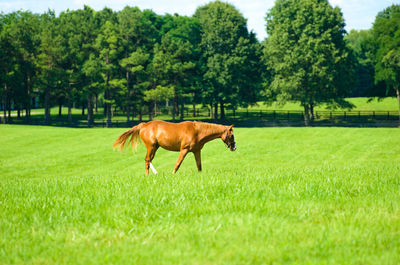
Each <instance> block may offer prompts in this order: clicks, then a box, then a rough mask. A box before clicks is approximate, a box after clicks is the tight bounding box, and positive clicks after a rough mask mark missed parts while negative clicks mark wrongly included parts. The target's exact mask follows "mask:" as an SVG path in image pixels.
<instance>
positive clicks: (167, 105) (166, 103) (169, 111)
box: [165, 99, 171, 115]
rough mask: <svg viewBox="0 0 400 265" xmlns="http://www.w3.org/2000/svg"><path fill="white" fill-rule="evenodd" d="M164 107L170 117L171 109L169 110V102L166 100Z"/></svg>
mask: <svg viewBox="0 0 400 265" xmlns="http://www.w3.org/2000/svg"><path fill="white" fill-rule="evenodd" d="M165 107H166V108H167V111H168V115H171V109H170V108H169V100H168V99H166V100H165Z"/></svg>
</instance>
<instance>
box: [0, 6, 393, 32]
mask: <svg viewBox="0 0 400 265" xmlns="http://www.w3.org/2000/svg"><path fill="white" fill-rule="evenodd" d="M208 2H210V0H108V1H106V0H0V12H3V13H9V12H12V11H17V10H30V11H32V12H34V13H43V12H45V11H47V10H48V9H49V8H50V9H52V10H54V11H55V12H56V13H57V14H59V13H60V12H61V11H64V10H67V9H70V10H75V9H80V8H82V7H83V5H88V6H90V7H91V8H93V9H95V10H101V9H103V8H104V7H105V6H107V7H109V8H111V9H113V10H114V11H119V10H121V9H123V8H124V7H125V6H127V5H129V6H138V7H139V8H140V9H142V10H143V9H152V10H153V11H154V12H156V13H157V14H160V15H163V14H165V13H170V14H174V13H178V14H179V15H185V16H191V15H193V13H194V12H195V10H196V8H197V7H199V6H201V5H204V4H207V3H208ZM226 2H229V3H231V4H233V5H234V6H235V7H236V8H237V9H238V10H239V11H240V12H241V13H242V14H243V16H244V17H245V18H246V19H247V25H248V28H249V30H252V31H254V32H255V33H256V34H257V37H258V39H259V40H263V39H264V38H265V37H266V35H267V33H266V30H265V15H266V13H267V12H268V10H269V9H270V8H271V7H272V6H273V5H274V2H275V0H228V1H226ZM329 2H330V3H331V5H333V6H338V7H340V8H341V10H342V13H343V17H344V19H345V22H346V30H347V31H350V30H351V29H356V30H361V29H369V28H371V26H372V23H373V22H374V20H375V16H376V14H377V13H378V12H379V11H382V10H383V9H384V8H386V7H388V6H390V5H392V4H400V0H329Z"/></svg>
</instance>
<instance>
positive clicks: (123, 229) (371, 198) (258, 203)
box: [0, 125, 400, 264]
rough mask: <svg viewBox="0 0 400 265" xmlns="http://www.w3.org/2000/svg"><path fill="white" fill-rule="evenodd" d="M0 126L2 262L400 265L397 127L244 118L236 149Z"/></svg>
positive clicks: (105, 132)
mask: <svg viewBox="0 0 400 265" xmlns="http://www.w3.org/2000/svg"><path fill="white" fill-rule="evenodd" d="M123 131H124V129H71V128H54V127H34V126H8V125H0V135H1V137H0V264H54V263H57V264H282V263H286V264H299V263H306V264H399V263H400V232H399V231H400V192H399V190H400V134H399V130H398V129H359V128H251V129H243V128H237V129H236V130H235V136H236V140H237V145H238V150H237V151H236V152H230V151H228V150H227V149H226V148H225V146H224V144H223V143H222V141H220V140H216V141H213V142H210V143H209V144H207V145H206V146H205V148H204V149H203V150H204V151H203V153H202V156H203V167H204V172H202V173H197V172H196V169H195V162H194V158H193V155H188V157H187V158H186V160H185V161H184V162H183V164H182V166H181V169H180V170H179V171H178V173H177V174H176V175H172V174H171V173H170V172H171V171H172V169H173V166H174V164H175V161H176V159H177V156H178V154H177V153H174V152H167V151H165V150H160V151H159V152H158V153H157V154H156V157H155V160H154V165H155V167H156V168H157V170H158V171H159V173H160V174H158V175H152V174H151V175H150V176H148V177H145V176H144V147H143V145H142V144H141V145H139V149H138V153H136V154H132V152H131V151H125V152H124V153H122V154H121V153H119V152H117V151H113V150H112V149H111V146H112V143H113V141H114V140H115V138H116V137H117V136H118V135H119V134H120V133H122V132H123Z"/></svg>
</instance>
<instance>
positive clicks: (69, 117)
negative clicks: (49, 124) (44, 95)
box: [68, 95, 72, 125]
mask: <svg viewBox="0 0 400 265" xmlns="http://www.w3.org/2000/svg"><path fill="white" fill-rule="evenodd" d="M71 109H72V106H71V95H68V124H69V125H71V124H72V111H71Z"/></svg>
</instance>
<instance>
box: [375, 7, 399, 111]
mask: <svg viewBox="0 0 400 265" xmlns="http://www.w3.org/2000/svg"><path fill="white" fill-rule="evenodd" d="M373 34H374V38H375V40H376V42H377V50H376V65H375V82H376V83H379V82H384V83H385V84H386V95H390V93H391V92H392V93H393V92H395V93H396V96H397V100H398V104H399V118H400V5H392V6H390V7H388V8H386V9H385V10H383V11H382V12H380V13H379V14H378V15H377V17H376V19H375V22H374V25H373Z"/></svg>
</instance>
